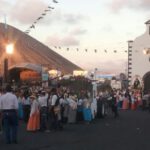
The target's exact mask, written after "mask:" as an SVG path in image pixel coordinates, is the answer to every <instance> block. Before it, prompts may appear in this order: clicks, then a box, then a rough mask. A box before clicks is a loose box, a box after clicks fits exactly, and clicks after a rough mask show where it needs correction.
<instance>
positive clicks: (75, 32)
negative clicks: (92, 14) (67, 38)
mask: <svg viewBox="0 0 150 150" xmlns="http://www.w3.org/2000/svg"><path fill="white" fill-rule="evenodd" d="M86 33H87V30H86V29H82V28H80V27H77V28H75V29H73V30H72V31H70V34H71V35H84V34H86Z"/></svg>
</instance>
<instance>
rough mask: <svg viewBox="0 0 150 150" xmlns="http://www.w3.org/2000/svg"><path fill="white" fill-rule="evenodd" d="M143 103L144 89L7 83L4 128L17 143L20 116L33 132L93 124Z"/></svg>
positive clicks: (0, 124)
mask: <svg viewBox="0 0 150 150" xmlns="http://www.w3.org/2000/svg"><path fill="white" fill-rule="evenodd" d="M141 105H142V99H141V93H139V92H137V91H134V92H133V91H132V92H129V91H121V90H112V91H110V92H107V91H106V92H99V93H98V94H97V95H96V96H93V95H91V93H90V92H87V91H86V92H83V93H81V92H80V93H74V92H72V91H70V90H69V89H67V88H66V87H58V88H51V89H50V88H48V89H44V88H42V87H26V88H23V89H22V88H20V89H16V90H15V91H13V90H12V88H11V86H10V85H8V86H6V90H5V91H1V96H0V110H1V113H0V130H1V131H2V130H3V132H4V133H5V139H6V143H8V144H10V143H17V129H18V120H22V121H24V122H25V123H26V130H27V131H29V132H36V131H41V132H50V131H58V130H59V131H61V130H63V129H64V125H65V124H67V123H68V124H75V123H83V122H84V123H85V124H89V123H90V122H92V120H94V119H95V118H101V117H104V116H105V115H108V113H109V112H110V110H111V112H113V114H114V117H115V118H116V117H118V116H119V113H118V109H124V110H126V109H132V110H135V109H136V108H138V107H140V106H141Z"/></svg>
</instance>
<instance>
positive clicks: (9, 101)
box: [0, 85, 18, 144]
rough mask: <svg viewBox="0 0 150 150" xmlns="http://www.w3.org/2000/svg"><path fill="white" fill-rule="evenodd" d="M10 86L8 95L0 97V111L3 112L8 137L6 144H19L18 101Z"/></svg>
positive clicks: (8, 86) (7, 87)
mask: <svg viewBox="0 0 150 150" xmlns="http://www.w3.org/2000/svg"><path fill="white" fill-rule="evenodd" d="M11 92H12V88H11V86H10V85H7V86H6V93H5V94H4V95H2V96H1V97H0V110H1V111H2V119H3V127H4V133H5V137H6V143H7V144H11V143H15V144H17V128H18V116H17V110H18V100H17V97H16V95H14V94H12V93H11Z"/></svg>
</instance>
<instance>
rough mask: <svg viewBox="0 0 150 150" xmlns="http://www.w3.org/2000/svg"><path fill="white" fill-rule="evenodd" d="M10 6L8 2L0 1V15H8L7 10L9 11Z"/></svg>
mask: <svg viewBox="0 0 150 150" xmlns="http://www.w3.org/2000/svg"><path fill="white" fill-rule="evenodd" d="M10 5H11V4H10V3H9V2H8V1H6V0H1V2H0V8H1V10H0V13H1V15H4V14H7V13H8V9H9V6H10Z"/></svg>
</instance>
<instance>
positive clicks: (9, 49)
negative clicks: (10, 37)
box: [4, 43, 14, 84]
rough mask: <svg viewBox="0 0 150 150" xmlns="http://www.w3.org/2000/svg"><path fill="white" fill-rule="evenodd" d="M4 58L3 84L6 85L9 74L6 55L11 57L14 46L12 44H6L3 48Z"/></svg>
mask: <svg viewBox="0 0 150 150" xmlns="http://www.w3.org/2000/svg"><path fill="white" fill-rule="evenodd" d="M5 50H6V57H5V59H4V84H6V83H8V79H9V73H8V57H7V56H8V55H12V54H13V52H14V45H13V44H12V43H10V44H7V45H6V47H5Z"/></svg>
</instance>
